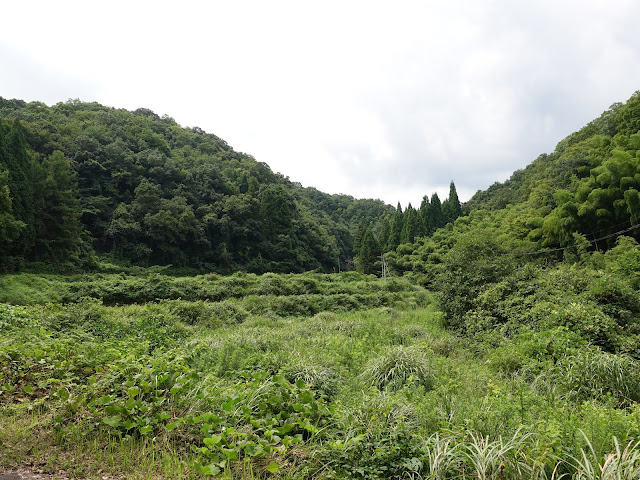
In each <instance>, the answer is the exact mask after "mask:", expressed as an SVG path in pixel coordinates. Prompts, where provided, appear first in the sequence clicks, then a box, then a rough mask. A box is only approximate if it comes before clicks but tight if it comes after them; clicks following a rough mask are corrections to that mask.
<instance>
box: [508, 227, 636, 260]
mask: <svg viewBox="0 0 640 480" xmlns="http://www.w3.org/2000/svg"><path fill="white" fill-rule="evenodd" d="M624 223H627V222H624ZM624 223H620V224H619V225H623V224H624ZM636 228H640V223H637V224H635V225H631V226H630V227H629V228H625V229H624V230H619V231H617V232H614V233H610V234H609V235H605V236H604V237H600V238H595V239H593V240H589V239H587V241H588V242H589V243H597V242H598V241H600V240H607V239H608V238H611V237H615V236H617V235H622V234H623V233H627V232H630V231H632V230H635V229H636ZM600 231H602V230H600ZM577 246H578V245H569V246H568V247H558V248H549V249H547V250H538V251H533V252H522V253H505V254H503V256H505V257H506V256H514V257H524V256H526V255H539V254H542V253H552V252H561V251H563V250H568V249H570V248H575V247H577Z"/></svg>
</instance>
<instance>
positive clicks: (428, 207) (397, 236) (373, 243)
mask: <svg viewBox="0 0 640 480" xmlns="http://www.w3.org/2000/svg"><path fill="white" fill-rule="evenodd" d="M461 215H462V206H461V204H460V200H459V199H458V193H457V191H456V186H455V184H454V183H453V181H452V182H451V184H450V186H449V197H448V198H447V199H445V200H444V202H441V201H440V197H439V196H438V194H437V193H434V194H433V195H432V196H431V200H429V197H428V196H427V195H425V196H424V197H423V198H422V202H421V203H420V208H418V209H417V210H416V209H415V208H413V206H412V205H411V203H409V205H407V208H406V210H405V211H402V206H401V205H400V203H398V206H397V208H396V210H395V211H394V212H393V215H391V217H390V218H389V217H384V218H383V219H382V222H381V223H380V228H379V230H378V231H377V233H376V230H375V228H374V227H373V226H372V225H366V224H365V223H364V222H360V224H359V225H358V230H357V233H356V236H355V240H354V241H355V245H354V251H355V253H356V264H357V268H358V270H360V271H362V272H365V273H375V272H376V271H377V270H378V258H379V255H380V254H381V253H384V252H389V251H391V252H394V251H395V250H396V249H397V248H398V247H399V246H400V245H402V244H412V243H414V242H415V241H416V240H418V239H419V238H421V237H424V238H426V237H430V236H431V235H433V234H434V233H435V231H436V230H438V229H439V228H442V227H444V226H445V225H447V224H448V223H451V222H454V221H455V220H456V219H457V218H458V217H460V216H461Z"/></svg>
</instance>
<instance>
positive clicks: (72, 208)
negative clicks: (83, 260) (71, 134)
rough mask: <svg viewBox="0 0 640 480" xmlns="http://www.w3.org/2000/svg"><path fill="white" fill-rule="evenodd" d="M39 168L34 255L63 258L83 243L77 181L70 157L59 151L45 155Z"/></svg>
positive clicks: (56, 259)
mask: <svg viewBox="0 0 640 480" xmlns="http://www.w3.org/2000/svg"><path fill="white" fill-rule="evenodd" d="M38 171H39V175H38V177H39V178H38V179H37V191H36V194H35V198H34V204H35V205H36V206H37V209H36V212H35V215H34V227H35V233H36V237H35V248H34V251H33V255H32V257H33V258H37V259H43V260H48V261H52V262H58V261H63V260H66V259H68V258H69V256H70V255H71V254H73V253H74V251H75V250H77V249H78V247H79V246H80V244H81V237H80V235H81V232H82V225H81V223H80V206H79V200H78V182H77V179H76V176H75V173H74V172H73V170H72V168H71V163H70V161H69V159H68V158H66V157H65V156H64V154H63V153H62V152H61V151H59V150H56V151H54V152H53V153H52V154H51V155H49V156H48V157H45V158H44V160H43V161H42V164H41V165H40V168H39V169H38Z"/></svg>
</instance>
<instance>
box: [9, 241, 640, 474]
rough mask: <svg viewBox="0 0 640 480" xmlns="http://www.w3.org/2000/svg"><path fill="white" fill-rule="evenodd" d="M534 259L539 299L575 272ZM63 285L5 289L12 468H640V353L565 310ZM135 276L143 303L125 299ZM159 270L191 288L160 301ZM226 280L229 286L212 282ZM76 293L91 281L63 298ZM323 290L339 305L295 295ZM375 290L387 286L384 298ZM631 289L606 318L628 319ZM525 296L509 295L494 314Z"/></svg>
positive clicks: (259, 281)
mask: <svg viewBox="0 0 640 480" xmlns="http://www.w3.org/2000/svg"><path fill="white" fill-rule="evenodd" d="M617 248H618V249H617V250H616V249H614V250H612V251H611V252H607V254H606V255H602V258H599V257H598V255H595V256H591V257H592V258H594V260H595V261H600V262H604V263H605V264H607V265H609V267H607V268H606V269H604V270H603V273H602V274H603V275H614V273H613V272H616V271H617V269H618V265H624V264H626V263H627V260H628V257H629V256H631V257H634V256H636V255H637V253H638V247H637V246H633V245H632V244H630V243H628V242H627V243H626V244H623V242H621V245H620V246H619V247H617ZM614 258H615V259H617V260H616V261H614ZM528 268H529V273H528V274H527V275H530V276H531V275H533V276H534V277H535V278H537V279H538V280H537V281H538V282H539V285H534V286H532V288H531V292H534V293H532V294H535V291H536V290H537V289H538V288H539V287H540V285H543V284H548V288H547V291H546V293H545V294H553V295H555V293H554V292H555V289H556V288H558V287H559V284H558V283H555V284H554V283H553V282H550V281H549V278H550V277H549V275H539V272H538V270H537V269H538V268H540V269H541V268H542V267H535V269H534V268H533V267H528ZM575 268H583V267H582V266H580V265H576V266H574V267H571V266H564V267H562V268H558V269H556V270H554V272H555V273H554V274H553V275H555V276H556V277H557V278H564V277H565V276H569V278H572V282H573V283H574V284H575V287H576V288H577V289H578V290H575V291H572V292H569V293H565V295H566V296H567V298H568V296H569V295H570V294H575V295H576V297H580V298H583V299H584V301H585V302H586V301H587V300H589V299H591V300H589V301H593V302H594V303H592V304H590V305H591V307H593V308H595V306H596V305H600V303H598V302H599V301H600V299H602V298H603V295H607V293H606V292H603V291H602V289H598V288H595V289H594V288H592V287H594V285H595V284H593V285H592V284H591V283H590V281H589V279H586V280H585V279H584V278H582V277H581V275H580V274H579V272H576V274H575V275H574V276H572V275H571V273H572V271H573V269H575ZM585 268H586V267H585ZM525 273H526V272H522V273H521V275H522V277H523V278H525V277H526V275H525ZM553 275H551V277H553ZM27 276H28V275H27V274H21V275H9V276H7V277H5V278H3V279H2V280H1V281H2V282H4V283H3V284H2V286H3V289H2V291H3V293H4V295H5V296H6V297H7V299H8V298H13V300H12V301H14V302H15V303H19V302H16V300H17V299H19V298H21V296H22V295H24V292H22V293H21V292H20V291H21V290H23V289H24V288H25V284H27V283H28V281H27V282H25V278H23V277H27ZM46 280H47V282H49V289H48V290H47V291H44V292H43V293H42V294H43V296H44V297H46V296H47V295H51V297H50V298H42V303H39V304H32V305H27V306H21V305H17V304H14V305H11V304H8V303H3V304H0V359H1V360H0V412H1V413H0V448H2V453H3V455H2V462H3V464H4V465H5V466H11V465H12V464H14V463H13V462H16V463H17V462H21V463H23V462H28V461H33V458H36V457H37V458H43V459H45V460H44V462H43V464H41V466H40V468H43V469H44V470H57V469H60V468H63V469H65V470H66V471H67V472H68V473H69V474H71V475H76V476H79V477H94V476H98V475H100V476H104V475H105V474H109V472H111V473H112V474H121V475H125V476H126V475H129V476H136V475H138V476H145V475H146V476H149V475H152V472H154V471H155V469H156V468H158V461H159V460H158V461H156V462H155V463H154V462H148V461H147V462H145V461H141V462H138V463H136V464H135V465H133V463H134V462H133V460H132V458H133V457H134V456H136V455H140V456H142V455H143V454H142V452H153V454H152V455H153V458H156V459H160V458H162V459H165V460H164V463H163V464H162V465H163V468H164V469H165V470H164V475H165V476H166V477H170V478H200V477H201V476H210V475H217V476H220V477H231V478H327V479H330V478H363V479H365V478H370V479H373V478H398V479H399V478H407V477H412V476H413V477H423V478H469V479H471V478H496V479H498V478H541V479H542V478H551V477H552V475H553V474H554V471H555V478H558V475H559V474H567V475H568V476H569V477H568V478H600V477H595V476H593V475H592V476H589V472H592V471H596V472H599V471H600V470H599V468H600V467H601V466H604V467H603V468H606V469H609V470H608V471H611V472H615V473H616V474H618V475H627V477H622V478H634V477H633V476H634V475H635V474H636V473H637V469H638V468H639V464H638V461H639V460H640V455H639V454H638V445H637V443H636V442H637V441H638V439H640V410H639V409H638V398H637V392H638V391H639V388H638V387H639V385H640V377H639V376H638V371H640V368H638V367H639V365H638V363H639V362H638V359H637V358H635V357H633V355H631V354H630V353H627V354H624V355H621V354H619V353H613V352H607V351H605V350H603V348H601V347H598V346H596V344H594V343H593V341H591V340H592V337H589V334H590V332H591V330H589V329H588V328H585V329H583V330H580V329H576V328H574V327H572V326H567V325H565V324H564V323H563V322H564V321H565V320H566V319H567V318H574V317H570V316H569V315H568V314H566V315H565V313H562V312H560V313H558V315H556V316H551V317H548V318H547V319H546V320H544V321H541V323H540V325H539V326H538V327H539V328H538V327H535V328H534V327H530V326H527V325H519V324H517V322H516V321H515V320H514V321H513V325H511V324H509V321H507V322H500V321H495V322H493V323H492V326H491V328H484V329H480V328H477V326H478V325H479V324H478V323H473V322H472V321H471V319H472V318H476V316H475V315H470V316H469V318H466V321H465V322H464V323H463V325H464V327H463V328H464V329H465V335H464V336H460V335H454V334H452V333H451V332H450V331H447V330H446V329H445V327H444V324H445V320H444V319H443V317H442V314H441V313H440V312H439V311H438V309H437V308H435V304H434V303H433V301H432V296H431V294H429V293H427V292H426V291H424V290H423V289H422V288H420V287H416V286H415V285H413V284H411V283H410V282H409V281H407V280H403V279H394V280H393V281H388V282H387V283H386V284H385V283H384V282H383V281H382V280H380V279H377V278H375V277H373V276H364V275H361V274H356V273H347V274H343V275H320V274H306V275H274V274H269V275H263V276H257V275H252V274H236V275H233V276H230V277H223V276H218V275H210V276H200V277H198V278H180V277H169V276H165V275H162V274H160V273H153V274H151V275H149V276H146V275H144V274H142V275H139V276H130V275H112V276H108V275H106V276H105V277H104V278H102V279H99V280H97V282H96V285H95V289H94V290H91V291H88V290H86V288H87V287H88V286H89V282H88V281H87V280H88V278H86V277H85V278H83V277H81V276H78V277H75V278H66V279H65V280H66V282H65V283H64V284H63V282H62V280H63V279H62V278H61V277H49V278H47V279H46ZM117 281H119V282H121V284H122V285H126V288H125V290H126V291H129V292H134V291H136V290H137V291H138V294H136V295H134V294H133V293H131V296H130V297H131V298H138V299H139V300H138V301H137V302H134V303H131V302H129V301H127V302H122V303H120V304H116V303H114V302H113V301H112V297H109V295H110V294H111V293H109V292H113V291H116V290H117V289H118V288H120V286H118V284H117V283H116V282H117ZM563 281H564V280H563ZM103 282H104V283H103ZM101 283H103V284H102V285H101ZM156 283H165V284H166V285H168V286H169V287H170V288H175V289H176V290H175V292H180V294H184V295H185V296H184V297H182V298H180V299H162V300H151V301H147V302H143V301H142V300H141V299H142V297H141V296H140V295H139V294H140V292H143V291H145V289H147V288H150V287H151V286H152V285H154V284H156ZM222 283H224V285H226V290H225V292H226V293H225V296H224V297H220V298H216V299H215V300H208V299H203V298H200V297H198V295H200V294H202V292H206V291H208V289H209V288H213V290H211V291H219V290H216V289H217V288H218V287H220V285H221V284H222ZM610 283H611V282H607V285H608V284H610ZM498 284H499V282H498V283H494V284H493V287H496V288H497V286H498ZM198 285H199V286H200V287H201V289H198V288H195V287H196V286H198ZM522 285H524V282H523V283H522ZM54 286H57V287H59V289H58V290H56V289H55V288H54ZM169 287H166V288H169ZM614 287H615V286H614ZM487 288H488V289H491V288H492V287H491V286H488V287H487ZM615 288H619V286H618V287H615ZM169 291H171V290H169ZM500 291H501V292H502V290H500ZM513 291H515V292H518V295H522V296H524V292H523V290H522V288H520V287H519V286H518V285H517V284H516V285H514V289H513ZM70 292H76V293H77V294H80V293H82V295H83V296H82V297H77V298H75V299H74V301H69V302H68V303H47V302H48V301H49V300H55V298H53V295H68V294H69V293H70ZM92 295H94V296H92ZM189 295H191V296H189ZM314 295H318V296H323V297H324V298H325V302H326V303H325V305H324V307H326V308H324V307H323V309H322V310H321V311H318V312H316V311H315V310H313V309H308V308H307V307H304V308H300V307H296V308H293V309H292V310H290V311H287V310H286V309H284V308H282V306H283V305H295V304H300V305H303V304H305V301H307V299H308V298H309V297H310V296H314ZM540 295H543V294H542V293H540ZM345 296H346V297H350V305H349V307H348V308H344V303H343V299H344V298H345ZM370 296H371V297H370ZM481 296H482V295H481ZM59 298H61V297H58V299H59ZM107 298H111V299H110V300H105V299H107ZM371 298H378V299H379V298H385V299H387V300H386V301H385V302H383V303H375V304H374V305H375V306H374V308H371V307H372V304H371V303H370V302H371V301H372V300H371ZM487 298H488V297H487V296H486V295H485V300H487ZM501 298H502V297H501ZM633 302H635V297H632V298H630V299H629V298H626V299H625V300H624V303H623V304H619V305H616V304H612V303H610V304H609V308H610V310H609V313H608V315H612V317H611V318H617V319H621V318H623V317H625V315H626V317H625V318H627V324H630V322H629V320H630V319H631V318H632V317H633V315H635V314H636V313H637V310H636V307H635V306H634V305H635V304H634V303H633ZM491 303H493V302H491ZM252 305H259V307H258V308H256V309H255V310H252V309H251V306H252ZM265 305H266V306H268V307H265ZM484 305H485V303H482V301H480V300H479V301H478V303H477V304H476V303H474V304H473V305H472V306H473V307H474V308H475V309H476V310H477V311H478V312H479V310H478V309H479V308H485V307H483V306H484ZM515 308H516V304H515V303H512V304H510V303H509V302H508V301H507V297H506V296H505V297H504V298H502V300H500V301H499V302H498V307H497V308H496V310H495V311H493V310H492V311H491V313H492V316H493V317H494V318H498V313H499V312H500V311H503V310H504V313H505V314H506V315H509V318H511V316H512V315H513V316H515V315H517V314H518V313H517V312H520V310H517V311H516V310H515ZM567 308H570V309H571V308H574V307H572V306H571V304H570V303H569V304H568V305H567ZM510 309H514V312H516V313H512V312H511V310H510ZM627 309H631V310H628V312H631V313H627ZM507 310H508V312H507ZM523 310H526V309H523ZM470 311H473V309H472V310H470ZM630 315H631V316H630ZM576 318H582V317H576ZM585 325H588V323H585ZM507 330H508V331H509V332H510V333H509V334H508V335H506V334H505V332H506V331H507ZM496 332H498V333H496ZM612 338H618V337H616V336H615V335H614V337H612ZM616 345H617V344H616ZM620 348H621V347H620ZM36 419H37V420H36ZM34 420H36V421H34ZM581 432H583V433H581ZM627 447H628V448H627ZM74 449H75V450H74ZM104 451H111V452H114V453H113V454H112V456H110V457H109V458H110V460H109V462H107V463H106V464H105V462H103V461H102V459H103V456H102V455H103V453H102V452H104ZM52 452H57V453H55V454H54V453H52ZM148 454H149V453H147V455H148ZM169 459H170V460H169ZM99 472H100V473H99ZM592 473H593V472H592Z"/></svg>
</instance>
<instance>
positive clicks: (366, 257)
mask: <svg viewBox="0 0 640 480" xmlns="http://www.w3.org/2000/svg"><path fill="white" fill-rule="evenodd" d="M378 255H380V247H379V246H378V242H376V237H375V235H374V234H373V232H372V231H371V229H370V228H367V230H366V231H365V233H364V236H363V237H362V243H361V244H360V251H359V252H358V255H357V256H356V267H357V269H358V271H359V272H362V273H366V274H371V273H376V261H377V260H378Z"/></svg>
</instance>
